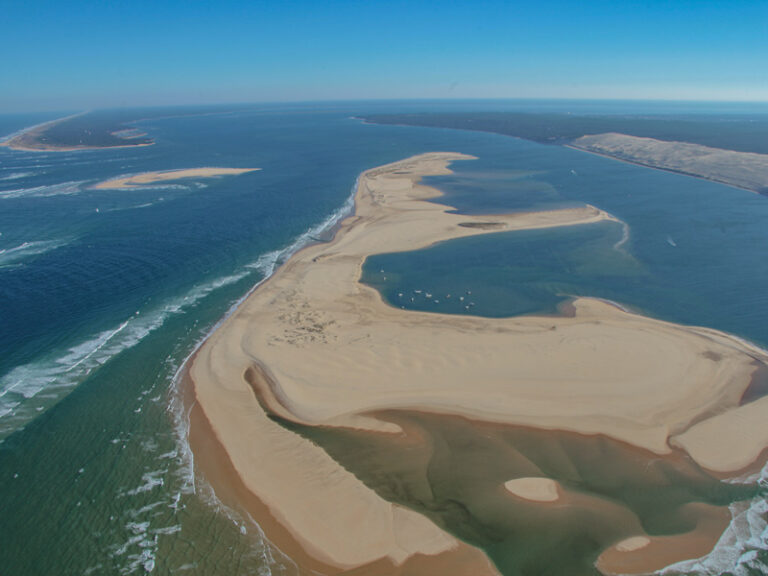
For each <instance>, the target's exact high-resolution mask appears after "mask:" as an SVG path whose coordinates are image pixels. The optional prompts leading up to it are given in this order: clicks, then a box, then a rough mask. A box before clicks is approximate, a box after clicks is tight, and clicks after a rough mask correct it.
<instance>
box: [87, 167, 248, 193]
mask: <svg viewBox="0 0 768 576" xmlns="http://www.w3.org/2000/svg"><path fill="white" fill-rule="evenodd" d="M254 170H261V168H210V167H207V168H184V169H181V170H161V171H157V172H143V173H141V174H136V175H134V176H126V177H124V178H112V179H110V180H104V181H103V182H99V183H98V184H95V185H94V186H91V188H93V189H94V190H104V189H110V190H124V189H131V188H136V187H139V186H144V185H147V184H154V183H155V182H165V181H167V180H182V179H184V178H213V177H214V176H234V175H237V174H245V173H246V172H253V171H254Z"/></svg>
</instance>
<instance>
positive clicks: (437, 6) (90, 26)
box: [0, 0, 768, 113]
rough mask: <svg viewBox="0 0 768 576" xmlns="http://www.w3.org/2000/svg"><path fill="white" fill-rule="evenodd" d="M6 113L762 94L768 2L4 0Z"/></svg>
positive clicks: (765, 89) (767, 64) (0, 88)
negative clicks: (373, 101) (172, 106)
mask: <svg viewBox="0 0 768 576" xmlns="http://www.w3.org/2000/svg"><path fill="white" fill-rule="evenodd" d="M0 37H2V38H3V42H4V45H5V50H4V51H3V55H2V57H0V113H4V112H6V113H10V112H22V111H43V110H65V109H67V110H69V109H71V110H75V109H87V108H98V107H112V106H144V105H154V104H161V105H166V104H200V103H227V102H276V101H314V100H353V99H390V98H409V99H410V98H617V99H665V100H666V99H672V100H735V101H742V100H745V101H768V0H721V1H712V0H666V1H662V0H645V1H639V0H637V1H636V0H612V1H604V0H580V1H575V0H570V1H565V0H559V1H547V0H528V1H526V2H518V1H515V0H507V1H498V0H488V1H485V0H474V1H462V2H457V1H451V0H443V1H440V2H436V1H418V0H410V1H401V0H390V1H376V0H373V1H364V0H360V1H334V0H326V1H320V0H314V1H301V0H295V1H292V0H283V1H278V0H271V1H258V0H250V1H249V0H240V1H236V0H220V1H218V2H198V1H195V0H177V1H173V0H155V1H153V2H148V1H144V0H100V1H95V0H90V1H81V0H67V1H62V0H0Z"/></svg>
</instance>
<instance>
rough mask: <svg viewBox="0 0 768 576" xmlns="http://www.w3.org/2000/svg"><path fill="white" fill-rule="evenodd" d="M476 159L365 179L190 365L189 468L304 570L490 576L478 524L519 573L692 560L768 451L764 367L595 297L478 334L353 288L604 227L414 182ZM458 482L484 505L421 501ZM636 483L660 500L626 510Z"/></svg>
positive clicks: (719, 340) (497, 559) (575, 216)
mask: <svg viewBox="0 0 768 576" xmlns="http://www.w3.org/2000/svg"><path fill="white" fill-rule="evenodd" d="M470 159H471V157H468V156H465V155H461V154H454V153H431V154H424V155H420V156H416V157H413V158H409V159H407V160H403V161H401V162H396V163H394V164H389V165H386V166H382V167H379V168H376V169H372V170H369V171H367V172H365V173H363V174H362V175H361V177H360V179H359V184H358V189H357V193H356V198H355V201H356V206H355V213H354V215H352V216H350V217H349V218H347V219H346V220H345V221H344V222H343V223H342V224H341V225H340V228H339V230H338V232H337V234H336V236H335V238H334V240H333V241H332V242H330V243H327V244H316V245H312V246H309V247H307V248H305V249H303V250H302V251H300V252H299V253H297V254H295V255H294V256H293V257H292V258H291V259H290V260H289V261H288V262H287V263H286V264H285V265H284V266H283V267H282V268H281V269H280V270H278V271H277V272H276V273H275V274H274V275H273V276H272V277H271V278H269V279H268V280H267V281H266V282H265V283H264V284H263V285H261V286H260V287H259V288H257V289H256V290H255V291H254V292H253V294H251V295H250V296H249V297H248V298H247V299H246V301H245V302H244V303H243V304H242V305H241V306H240V307H239V308H238V310H237V311H236V312H235V313H234V314H233V315H232V316H230V317H229V318H228V319H227V320H226V321H224V322H223V323H222V325H221V326H220V327H219V328H218V329H217V330H216V331H215V332H214V333H213V334H212V335H211V336H210V338H209V339H208V340H207V341H206V342H205V343H204V344H203V345H202V346H201V348H200V349H199V350H198V352H197V353H196V354H195V356H194V358H193V360H192V362H191V364H190V366H189V367H188V384H189V389H188V393H189V397H190V398H189V405H190V407H191V432H190V442H191V445H192V448H193V451H194V452H195V456H196V462H197V464H198V466H199V467H200V468H201V470H202V471H203V473H204V474H205V475H206V476H207V477H208V478H209V480H210V481H211V483H212V485H213V486H214V489H215V490H216V492H217V494H218V495H219V496H220V497H221V498H222V499H223V500H224V501H225V502H227V503H230V504H233V505H236V506H239V507H241V509H244V510H246V511H247V512H248V513H249V514H251V515H252V516H253V517H254V518H255V519H256V520H257V521H258V523H259V524H260V526H261V527H262V528H263V530H264V532H265V534H266V536H267V538H268V539H269V540H270V541H272V542H273V543H274V544H275V545H276V546H277V547H278V548H280V549H281V550H282V551H283V552H285V553H286V554H287V555H288V556H289V557H291V558H292V560H293V561H294V562H296V563H297V565H298V566H299V568H300V572H301V573H305V572H306V573H309V572H310V571H315V572H317V573H322V574H342V573H349V574H424V573H440V574H466V575H470V574H471V575H481V574H496V573H498V571H497V568H496V566H494V563H496V564H497V565H499V566H500V567H501V565H502V564H503V563H504V562H505V561H506V560H505V559H504V554H505V552H504V551H499V550H498V549H495V548H494V545H493V539H494V538H496V539H497V540H498V538H502V537H503V536H505V534H506V533H505V534H500V535H499V534H497V535H496V536H492V537H488V538H486V534H485V533H484V531H483V530H481V529H477V530H475V529H474V528H472V526H470V524H472V523H473V522H470V520H473V519H474V518H480V517H484V518H486V517H488V516H489V515H490V516H503V517H501V518H492V519H491V520H488V522H491V523H492V522H496V523H497V524H498V523H502V524H503V523H504V522H506V521H507V520H508V519H512V520H510V521H519V519H523V520H525V521H526V522H528V524H526V525H524V526H522V527H520V526H518V527H517V528H514V529H510V531H509V532H510V533H511V534H513V535H514V533H516V534H520V535H521V536H520V538H522V537H523V536H522V535H524V534H529V533H530V534H533V536H535V537H536V538H539V539H538V540H535V541H532V542H536V546H533V548H535V550H533V552H531V553H530V554H534V555H530V554H529V553H528V552H527V551H526V549H524V550H522V552H521V554H522V555H523V556H525V554H529V556H530V557H527V556H526V557H524V558H523V559H522V560H519V559H511V560H509V561H510V562H527V563H528V564H525V566H524V567H525V568H526V569H527V570H528V573H535V568H534V569H531V568H530V567H531V566H535V563H536V562H539V563H540V562H542V561H549V559H550V558H553V554H555V553H556V552H557V553H558V554H563V556H564V557H565V558H566V559H567V560H568V562H571V564H569V566H571V567H572V570H570V571H569V573H571V574H581V573H583V574H591V573H594V571H595V570H596V569H595V568H594V566H595V563H596V564H597V566H598V568H599V570H600V571H601V572H603V573H606V574H612V573H620V572H625V573H631V572H636V573H640V572H646V571H648V570H655V569H658V568H661V567H663V566H666V565H669V564H671V563H672V562H675V561H678V560H682V559H688V558H694V557H698V556H701V555H703V554H706V553H707V552H708V551H709V550H711V548H712V547H713V546H714V544H715V543H716V541H717V539H718V538H719V536H720V534H721V533H722V532H723V530H724V529H725V527H726V526H727V525H728V522H729V519H730V513H729V510H728V507H727V506H728V504H729V503H730V502H731V501H734V500H737V499H746V498H749V497H750V496H751V495H752V493H753V492H751V491H750V489H747V488H742V487H731V486H729V485H724V484H723V483H721V482H720V481H719V479H718V478H717V477H716V476H718V475H720V476H728V475H735V474H737V473H741V472H743V471H744V470H745V469H747V468H749V467H750V466H753V465H755V464H756V463H761V462H760V460H761V459H764V448H765V447H766V446H768V424H767V423H768V417H767V416H768V398H765V397H763V396H760V397H757V398H756V399H750V401H749V402H747V403H744V402H742V398H744V397H746V396H745V394H746V392H747V391H748V390H749V389H750V386H751V384H752V382H753V380H754V379H755V378H757V377H758V375H759V374H762V372H761V369H762V367H763V366H764V364H765V362H766V361H768V357H767V356H766V353H765V352H764V351H763V350H761V349H759V348H757V347H755V346H752V345H750V344H749V343H746V342H744V341H742V340H740V339H738V338H735V337H732V336H730V335H728V334H725V333H722V332H718V331H716V330H711V329H707V328H698V327H687V326H680V325H676V324H672V323H668V322H663V321H660V320H655V319H651V318H647V317H644V316H640V315H638V314H633V313H629V312H626V311H623V310H621V309H619V308H617V307H616V306H613V305H611V304H610V303H606V302H602V301H599V300H596V299H589V298H579V299H576V300H574V301H573V302H572V303H571V304H570V307H569V308H570V312H569V313H568V314H563V315H562V316H558V317H551V316H527V317H516V318H502V319H491V318H481V317H472V316H455V315H445V314H435V313H425V312H416V311H410V310H409V311H406V310H401V309H398V308H395V307H393V306H390V305H389V304H387V303H385V302H384V301H383V300H382V297H381V295H380V294H379V293H378V292H377V291H376V290H374V289H373V288H371V287H368V286H365V285H363V284H361V283H360V281H359V280H360V275H361V269H362V265H363V263H364V261H365V259H366V258H367V257H368V256H370V255H372V254H377V253H382V252H402V251H410V250H415V249H419V248H423V247H427V246H430V245H432V244H434V243H436V242H440V241H444V240H448V239H453V238H459V237H466V236H471V235H477V234H489V233H498V232H504V231H507V232H512V231H515V230H527V229H534V228H548V227H556V226H576V225H589V224H592V223H597V222H602V221H606V220H615V219H614V218H613V216H611V215H610V214H607V213H605V212H604V211H601V210H599V209H598V208H595V207H592V206H583V207H581V208H572V209H565V210H555V211H549V212H532V213H517V214H508V215H486V216H474V215H473V216H468V215H462V214H456V213H451V212H449V210H450V209H451V208H450V207H449V206H445V205H441V204H438V203H436V202H433V201H430V200H432V199H434V198H436V197H438V196H440V192H439V191H438V190H436V189H434V188H431V187H428V186H425V185H423V184H421V183H420V181H421V178H422V177H424V176H428V175H440V174H448V173H450V170H449V169H448V165H449V164H450V163H451V162H454V161H459V160H470ZM744 422H747V424H746V425H744V424H743V423H744ZM745 428H746V429H748V430H749V434H746V433H745V432H744V429H745ZM481 439H482V440H481ZM456 458H459V459H462V458H463V460H456ZM478 459H481V460H478ZM457 462H458V464H457ZM478 462H482V465H478ZM383 463H385V464H386V466H383ZM389 467H391V468H392V469H393V470H394V472H393V474H395V476H390V475H388V474H389V470H388V468H389ZM397 474H400V476H397ZM454 476H455V478H454ZM382 478H384V480H382ZM393 478H394V479H393ZM458 482H465V484H462V486H461V487H460V488H461V489H460V490H459V492H460V493H461V494H466V493H468V491H467V490H466V486H472V487H483V489H478V490H476V491H469V492H470V495H469V496H467V498H468V500H467V501H465V502H464V503H463V504H461V506H459V508H456V507H455V506H454V504H451V503H452V502H455V499H454V498H453V497H451V498H448V499H445V500H443V501H442V502H443V504H445V502H448V504H445V505H431V504H430V503H429V502H430V498H438V496H439V494H440V492H441V491H443V490H448V491H450V490H452V489H453V488H454V487H453V484H456V483H458ZM675 483H679V484H680V486H681V488H680V489H678V487H677V486H674V484H675ZM401 485H402V486H406V488H407V489H402V490H401V489H400V488H399V487H400V486H401ZM449 485H450V486H449ZM670 486H673V488H674V493H671V492H667V491H668V490H670ZM626 487H629V490H628V491H627V490H626ZM643 488H647V490H648V494H660V495H663V498H656V499H650V500H642V499H641V500H638V494H642V493H643V492H642V489H643ZM422 493H423V496H422V495H420V494H422ZM413 494H416V496H412V495H413ZM475 494H476V495H477V496H476V497H477V498H480V500H478V501H476V502H475V501H472V498H475ZM681 494H683V496H681ZM704 495H706V496H704ZM657 500H658V501H659V502H660V504H657V503H656V501H657ZM454 509H455V510H458V511H459V512H457V513H453V512H451V510H454ZM446 510H447V511H446ZM502 510H510V511H512V512H511V513H510V514H500V511H502ZM483 515H485V516H483ZM484 521H485V520H484ZM574 524H575V525H576V526H577V528H578V534H579V535H580V536H579V537H580V538H582V540H580V541H579V542H578V543H577V544H575V545H574V546H576V548H573V549H569V550H566V551H565V552H563V551H562V550H560V549H558V548H555V549H554V550H547V549H546V547H542V546H544V544H542V542H545V540H546V538H548V536H546V535H547V534H549V533H550V532H552V533H558V534H559V535H560V536H562V538H561V540H558V541H557V542H555V541H553V545H560V544H558V543H559V542H574V541H575V540H578V538H574V536H573V534H571V533H570V532H567V531H568V530H573V528H568V526H572V525H574ZM563 526H565V528H562V527H563ZM465 528H467V529H466V530H465ZM515 530H518V531H517V532H515ZM456 534H459V535H460V536H461V537H460V538H459V537H457V536H456ZM484 538H485V539H486V540H488V542H489V544H488V545H487V546H485V545H484V542H485V541H486V540H484ZM467 542H471V543H474V544H475V545H474V546H473V545H470V544H468V543H467ZM527 548H531V547H530V546H529V547H527ZM569 554H570V555H571V556H569ZM598 557H599V558H598ZM491 558H492V559H493V562H491ZM542 558H543V559H544V560H542ZM571 558H573V559H578V563H576V560H571ZM531 563H534V564H531ZM539 565H540V564H539Z"/></svg>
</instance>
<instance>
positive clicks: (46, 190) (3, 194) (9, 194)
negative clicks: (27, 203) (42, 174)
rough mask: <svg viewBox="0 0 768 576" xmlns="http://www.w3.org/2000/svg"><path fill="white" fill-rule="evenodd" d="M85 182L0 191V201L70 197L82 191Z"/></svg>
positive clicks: (73, 181) (74, 181)
mask: <svg viewBox="0 0 768 576" xmlns="http://www.w3.org/2000/svg"><path fill="white" fill-rule="evenodd" d="M84 182H85V180H72V181H70V182H61V183H59V184H51V185H49V186H35V187H33V188H16V189H13V190H0V199H2V200H8V199H12V198H46V197H49V196H69V195H72V194H77V193H78V192H80V191H81V185H82V184H83V183H84Z"/></svg>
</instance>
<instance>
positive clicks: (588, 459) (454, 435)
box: [274, 411, 756, 576]
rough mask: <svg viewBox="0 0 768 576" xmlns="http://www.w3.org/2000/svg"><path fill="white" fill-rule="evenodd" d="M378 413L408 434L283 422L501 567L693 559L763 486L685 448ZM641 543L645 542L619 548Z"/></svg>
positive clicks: (574, 567) (646, 567) (641, 564)
mask: <svg viewBox="0 0 768 576" xmlns="http://www.w3.org/2000/svg"><path fill="white" fill-rule="evenodd" d="M370 416H372V417H376V418H377V419H380V420H383V421H387V422H391V423H393V424H395V425H396V426H397V428H398V429H400V430H401V433H399V434H384V433H381V432H371V431H362V430H353V429H340V428H335V427H324V426H320V427H317V426H305V425H301V424H295V423H289V422H283V423H284V424H285V425H286V426H288V427H289V428H290V429H292V430H295V431H297V432H298V433H300V434H302V435H304V436H306V437H307V438H308V439H311V440H312V441H313V442H316V443H317V444H319V445H320V446H322V447H323V448H324V449H325V450H326V451H328V453H329V454H330V455H331V456H332V457H334V458H335V459H336V460H337V461H339V462H340V463H341V464H342V465H343V466H345V467H346V468H347V469H349V470H350V471H352V472H354V473H355V475H356V476H357V477H358V478H360V480H362V481H363V482H365V483H366V484H367V485H368V486H369V487H371V488H372V489H373V490H375V491H376V492H377V493H378V494H380V495H381V496H382V497H383V498H385V499H387V500H389V501H393V502H398V503H400V504H402V505H404V506H408V507H411V508H413V509H414V510H416V511H418V512H421V513H423V514H425V515H426V516H428V517H429V518H430V519H432V520H433V521H435V523H437V524H438V525H440V526H442V527H444V528H446V529H447V530H449V531H450V532H452V533H454V534H457V535H458V536H459V537H461V538H462V539H463V540H465V541H467V542H469V543H470V544H473V545H475V546H478V547H480V548H483V549H485V550H486V551H488V552H489V554H490V556H491V558H492V559H493V560H494V562H495V563H496V564H497V566H498V567H499V568H500V570H501V571H502V573H510V574H515V573H539V572H541V571H544V572H546V571H547V570H549V571H550V572H551V571H552V570H553V568H557V567H559V568H561V569H562V570H563V571H564V572H563V573H565V572H567V573H568V574H570V575H572V576H575V575H587V574H593V573H595V572H594V568H593V562H595V560H598V556H599V560H598V561H597V566H598V568H599V569H600V570H601V571H603V572H605V573H622V574H640V573H647V572H649V571H653V570H657V569H660V568H663V567H665V566H668V565H670V564H673V563H675V562H678V561H682V560H688V559H691V558H696V557H699V556H702V555H705V554H707V553H708V552H709V551H711V550H712V548H713V547H714V545H715V544H716V543H717V541H718V539H719V537H720V535H721V534H722V532H723V531H724V530H725V528H726V527H727V526H728V523H729V521H730V518H731V515H730V512H729V509H728V506H727V505H728V504H729V503H730V502H731V501H733V500H741V499H747V498H750V497H752V496H754V495H755V493H756V489H755V488H754V487H749V486H743V485H742V486H734V485H731V484H727V483H722V482H720V481H719V480H718V479H717V478H714V477H713V476H711V475H709V474H708V473H707V472H706V471H704V470H702V469H701V468H700V467H698V466H697V465H696V464H695V463H694V462H693V461H692V460H691V459H690V458H689V457H688V456H687V455H686V454H685V453H684V452H682V451H679V450H677V451H673V453H671V454H669V455H665V456H661V457H660V456H658V455H656V454H653V453H651V452H649V451H646V450H643V449H640V448H637V447H634V446H631V445H628V444H626V443H622V442H618V441H616V440H613V439H611V438H607V437H601V436H586V435H581V434H576V433H572V432H563V431H557V430H550V431H547V430H536V429H532V428H525V427H515V426H508V425H504V424H492V423H487V422H479V421H472V420H470V419H467V418H463V417H459V416H446V415H439V414H429V413H423V412H402V411H387V412H377V413H375V414H370ZM274 417H275V418H277V417H276V416H274ZM510 477H512V478H513V480H512V482H515V481H517V480H522V481H523V483H524V484H525V483H526V481H527V480H531V479H534V480H540V481H543V480H546V479H549V480H550V482H554V481H556V482H557V484H556V490H557V492H556V494H555V496H556V498H555V499H552V498H549V497H548V496H549V495H548V494H543V495H542V492H541V491H539V490H538V488H540V486H538V487H535V486H534V488H536V490H534V491H535V492H537V493H536V494H533V493H532V492H530V491H526V490H525V489H524V490H523V492H522V493H521V494H509V486H510V481H509V480H506V479H508V478H510ZM543 496H547V497H546V498H544V497H543ZM701 500H705V501H708V502H709V503H705V502H702V501H701ZM637 538H646V539H647V540H648V544H647V546H643V547H635V548H634V549H631V550H628V549H626V548H627V546H626V545H625V546H622V547H621V548H617V546H616V545H617V543H618V544H621V543H623V542H625V541H626V540H628V539H637ZM542 543H544V544H543V545H542ZM553 554H554V555H555V556H554V557H553ZM554 558H556V559H554ZM558 563H559V564H558Z"/></svg>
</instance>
